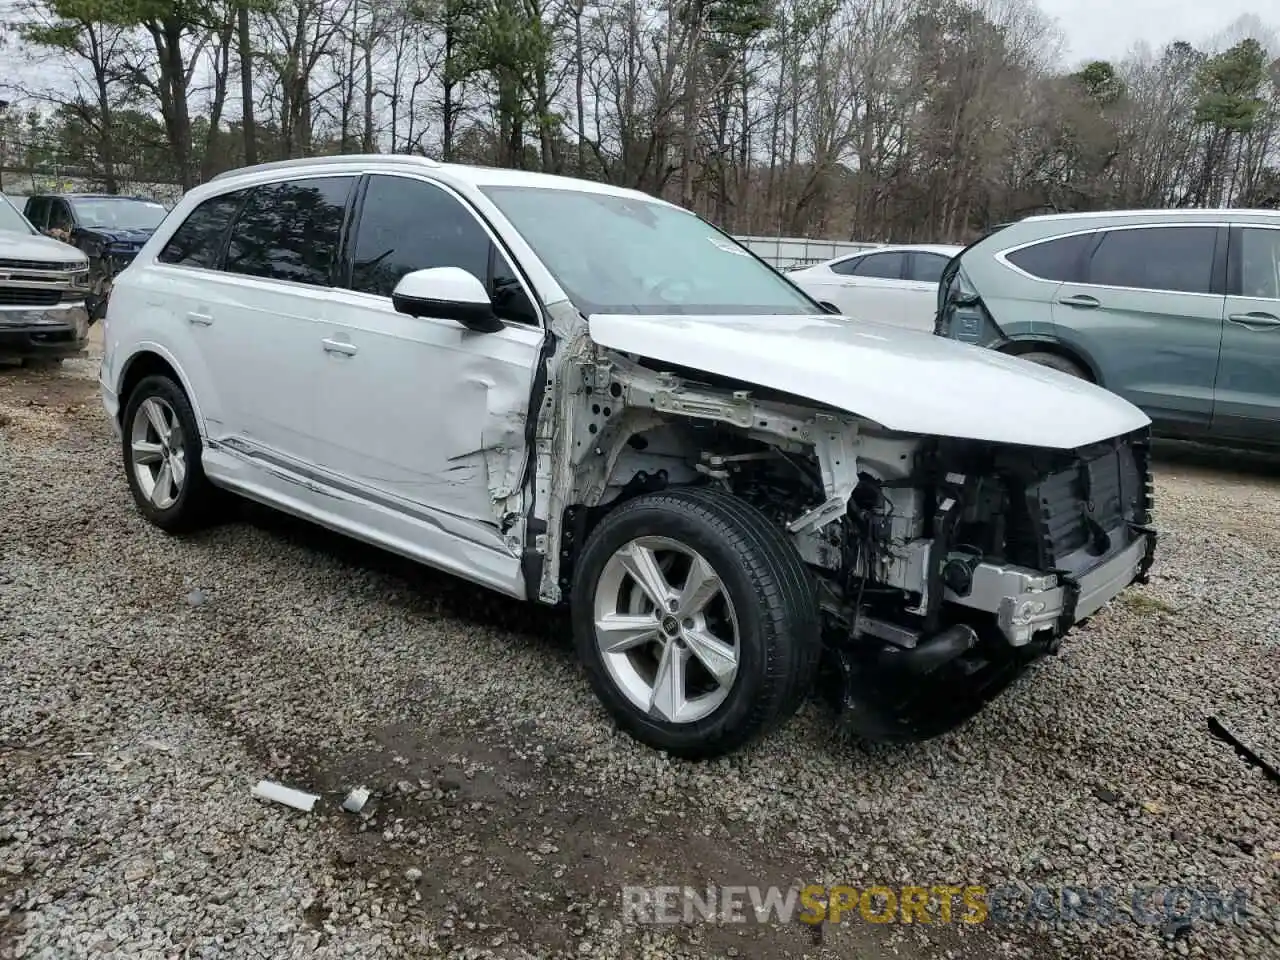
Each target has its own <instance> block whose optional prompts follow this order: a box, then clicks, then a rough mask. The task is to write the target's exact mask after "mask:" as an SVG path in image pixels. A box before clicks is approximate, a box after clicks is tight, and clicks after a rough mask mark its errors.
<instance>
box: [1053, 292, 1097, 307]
mask: <svg viewBox="0 0 1280 960" xmlns="http://www.w3.org/2000/svg"><path fill="white" fill-rule="evenodd" d="M1058 302H1059V303H1061V304H1063V305H1065V306H1068V307H1084V308H1086V309H1089V310H1092V309H1093V308H1094V307H1097V306H1101V304H1100V303H1099V302H1098V298H1097V297H1090V296H1086V295H1085V294H1083V293H1080V294H1076V295H1075V296H1073V297H1059V298H1058Z"/></svg>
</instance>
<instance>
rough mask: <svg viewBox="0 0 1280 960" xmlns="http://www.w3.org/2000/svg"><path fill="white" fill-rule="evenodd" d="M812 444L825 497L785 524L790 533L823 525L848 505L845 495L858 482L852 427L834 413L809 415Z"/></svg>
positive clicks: (841, 513)
mask: <svg viewBox="0 0 1280 960" xmlns="http://www.w3.org/2000/svg"><path fill="white" fill-rule="evenodd" d="M813 427H814V437H813V448H814V452H815V453H816V454H817V455H818V466H819V467H820V468H821V470H822V487H823V490H824V492H825V493H826V495H827V499H826V500H825V501H824V502H823V503H822V504H821V505H819V506H817V507H814V508H813V509H812V510H810V511H808V512H807V513H804V514H801V515H800V516H799V517H797V518H796V519H795V520H793V521H791V523H789V524H788V525H787V530H788V531H790V532H791V533H804V532H806V531H808V530H813V529H815V528H817V527H821V526H825V525H826V524H828V523H830V522H831V521H832V520H835V519H836V518H837V517H842V516H844V514H845V512H846V511H847V510H848V509H849V498H850V497H851V496H853V489H854V487H856V486H857V485H858V458H857V456H856V455H855V453H854V450H853V443H852V442H851V441H852V439H853V437H852V436H851V434H853V431H852V429H851V428H850V427H849V425H848V424H846V423H842V422H841V421H839V420H837V419H836V418H835V417H831V416H828V415H827V414H822V413H820V414H818V415H817V416H815V417H814V418H813Z"/></svg>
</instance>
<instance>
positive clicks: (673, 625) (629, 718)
mask: <svg viewBox="0 0 1280 960" xmlns="http://www.w3.org/2000/svg"><path fill="white" fill-rule="evenodd" d="M571 603H572V615H573V625H574V638H575V641H576V643H577V648H578V654H579V656H580V658H581V659H582V662H583V665H584V666H585V668H586V672H587V676H588V678H589V679H590V681H591V686H592V688H593V689H594V690H595V692H596V695H597V696H599V698H600V700H601V701H602V702H603V704H604V705H605V707H606V708H607V709H608V710H609V712H610V713H611V714H612V715H613V717H614V719H615V720H616V721H617V723H618V725H619V726H621V727H622V728H623V729H624V730H626V731H627V732H628V733H630V734H631V735H632V736H634V737H635V738H636V739H638V740H640V741H641V742H643V743H646V744H648V745H650V746H653V747H656V748H658V749H661V750H665V751H667V752H669V753H671V754H674V755H676V756H681V757H688V758H706V757H714V756H720V755H723V754H727V753H730V752H732V751H733V750H736V749H737V748H738V747H740V746H742V745H743V744H745V743H747V742H748V741H749V740H751V739H753V738H754V737H756V736H757V735H759V734H761V733H764V732H766V731H768V730H770V729H772V728H774V727H776V726H778V725H780V724H781V723H782V722H783V721H785V720H786V719H788V718H789V717H790V716H791V715H792V714H793V713H794V712H795V710H796V709H797V708H798V707H799V705H800V704H801V703H802V702H803V699H804V697H805V695H806V694H807V693H808V691H809V688H810V685H811V683H812V679H813V675H814V670H815V667H816V664H817V659H818V654H819V650H820V637H819V628H818V607H817V601H816V599H815V597H814V594H813V589H812V584H811V582H810V580H809V574H808V572H807V571H806V569H805V567H804V564H803V562H802V561H801V560H800V557H799V555H798V554H797V553H796V551H795V548H794V547H792V545H791V543H790V542H789V541H788V539H787V538H786V536H785V534H784V533H783V532H782V531H781V530H780V529H779V528H778V527H777V526H775V525H774V524H773V522H772V521H770V520H769V519H768V518H767V517H765V516H764V515H763V514H762V513H760V512H759V511H758V510H756V509H755V508H753V507H751V506H750V505H748V504H746V503H743V502H742V501H741V500H738V499H737V498H735V497H733V496H731V495H729V494H727V493H724V492H721V491H719V490H715V489H710V488H681V489H674V490H669V491H664V492H662V493H656V494H650V495H647V496H642V497H637V498H636V499H634V500H630V501H628V502H627V503H625V504H623V505H622V506H620V507H618V508H617V509H616V510H614V511H613V512H612V513H610V514H609V515H608V516H607V517H605V519H604V520H603V521H602V522H601V523H600V525H599V526H598V527H597V528H596V529H595V530H594V531H593V532H592V535H591V537H590V539H589V540H588V541H587V543H586V545H585V547H584V549H583V552H582V555H581V556H580V557H579V559H578V562H577V565H576V572H575V576H574V583H573V590H572V596H571Z"/></svg>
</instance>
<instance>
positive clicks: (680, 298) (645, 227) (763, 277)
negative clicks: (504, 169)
mask: <svg viewBox="0 0 1280 960" xmlns="http://www.w3.org/2000/svg"><path fill="white" fill-rule="evenodd" d="M482 189H483V190H484V193H485V194H486V195H487V196H488V197H489V198H490V199H491V200H492V201H493V202H494V203H495V204H496V205H497V206H498V208H499V209H500V210H501V211H502V212H503V214H504V215H505V216H506V217H507V219H508V220H510V221H511V223H512V224H513V225H514V226H515V228H516V229H517V230H519V231H520V234H521V235H522V236H523V237H524V239H525V240H526V241H527V242H528V244H529V246H531V247H532V248H533V250H534V252H535V253H537V255H538V256H539V258H541V260H542V262H543V263H544V264H545V265H546V267H547V269H548V270H549V271H551V274H552V275H553V276H554V277H555V278H556V280H557V282H559V284H560V286H562V287H563V288H564V290H565V292H566V293H568V294H569V297H570V298H571V299H572V300H573V302H574V305H575V306H576V307H577V308H578V309H579V310H581V311H582V312H583V313H586V314H601V313H624V314H683V315H688V314H718V315H730V314H751V315H757V316H761V315H770V314H775V315H776V314H791V315H805V314H814V313H820V312H821V310H820V308H819V307H818V306H817V304H815V303H814V302H813V301H812V300H810V299H809V298H808V297H806V296H805V295H804V294H803V293H801V292H800V291H799V290H798V289H797V288H796V287H794V286H792V285H791V283H790V282H789V281H787V280H784V279H783V278H782V277H781V276H780V275H779V274H777V273H776V272H774V271H773V270H772V269H771V268H770V267H768V266H766V265H765V264H764V263H762V262H761V261H760V260H757V259H756V258H755V257H754V256H752V255H751V254H750V253H748V252H747V251H746V250H745V249H743V248H742V247H741V246H739V245H738V244H737V243H735V242H734V241H733V240H731V239H730V238H729V237H727V236H726V235H725V234H723V233H721V232H720V231H719V230H717V229H716V228H715V227H713V226H711V225H710V224H708V223H706V222H705V221H703V220H700V219H698V218H697V217H696V216H694V215H693V214H692V213H689V212H688V211H685V210H681V209H679V208H677V207H670V206H667V205H666V204H662V203H656V202H653V201H650V200H641V199H633V198H631V197H619V196H612V195H609V194H602V193H591V192H588V191H585V190H560V189H556V188H547V187H509V186H490V187H484V188H482Z"/></svg>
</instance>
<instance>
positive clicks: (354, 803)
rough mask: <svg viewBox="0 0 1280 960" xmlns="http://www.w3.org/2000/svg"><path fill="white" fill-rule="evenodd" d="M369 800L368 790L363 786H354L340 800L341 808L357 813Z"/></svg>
mask: <svg viewBox="0 0 1280 960" xmlns="http://www.w3.org/2000/svg"><path fill="white" fill-rule="evenodd" d="M368 802H369V791H368V790H367V789H366V788H365V787H356V788H355V789H353V790H352V791H351V792H350V793H348V794H347V799H345V800H343V801H342V809H343V810H345V811H347V813H359V812H360V811H361V810H363V809H364V805H365V804H366V803H368Z"/></svg>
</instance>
